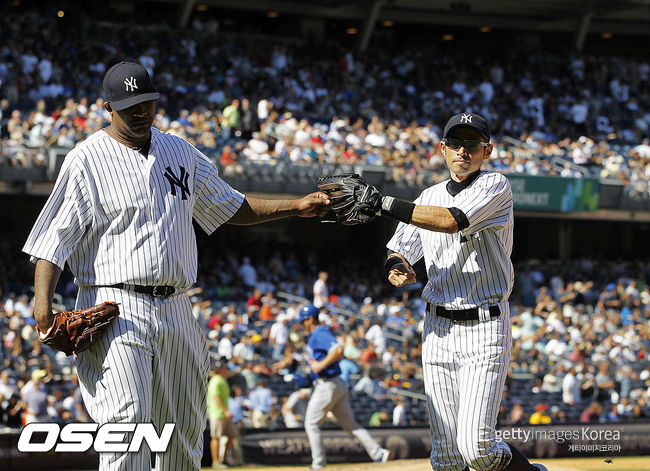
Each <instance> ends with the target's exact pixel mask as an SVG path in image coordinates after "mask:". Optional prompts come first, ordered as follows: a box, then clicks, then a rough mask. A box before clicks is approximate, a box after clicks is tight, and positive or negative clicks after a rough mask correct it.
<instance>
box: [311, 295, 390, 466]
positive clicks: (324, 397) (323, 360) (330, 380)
mask: <svg viewBox="0 0 650 471" xmlns="http://www.w3.org/2000/svg"><path fill="white" fill-rule="evenodd" d="M319 313H320V311H319V309H318V308H317V307H316V306H313V305H308V306H304V307H303V308H302V309H301V310H300V317H299V319H300V322H302V324H303V325H304V326H305V329H306V330H307V332H308V333H309V339H308V341H307V349H308V350H309V356H310V359H311V370H312V372H311V377H312V380H313V382H314V391H313V392H312V394H311V397H310V398H309V404H308V405H307V411H306V412H305V431H306V432H307V438H308V439H309V446H310V447H311V460H312V461H311V469H323V468H324V467H325V464H326V457H325V451H324V450H323V440H322V438H321V432H320V425H321V424H322V423H323V422H325V419H326V418H327V413H328V412H330V411H332V413H333V414H334V416H335V417H336V420H337V421H338V423H339V425H340V426H341V427H342V428H343V430H345V431H346V432H348V433H349V434H350V435H352V436H354V437H356V438H357V439H358V440H359V441H360V442H361V444H362V445H363V447H364V448H365V449H366V452H367V453H368V455H369V456H370V458H372V460H373V461H376V462H378V463H385V462H386V461H388V458H389V456H390V452H389V451H388V450H386V449H385V448H382V447H381V446H379V444H378V443H377V442H376V441H375V440H374V438H372V436H371V435H370V433H368V431H367V430H366V429H365V428H363V427H361V425H359V424H358V423H357V421H356V420H354V416H353V415H352V407H351V406H350V394H349V391H348V386H347V384H345V382H344V381H343V380H342V379H341V378H340V374H341V368H340V367H339V360H340V359H341V357H342V356H343V346H342V345H340V344H339V343H338V341H337V340H336V337H334V334H333V333H332V331H331V330H330V328H329V327H327V326H325V325H320V323H319V322H318V315H319Z"/></svg>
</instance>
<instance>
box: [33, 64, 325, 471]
mask: <svg viewBox="0 0 650 471" xmlns="http://www.w3.org/2000/svg"><path fill="white" fill-rule="evenodd" d="M104 92H105V94H106V99H107V102H108V103H106V105H105V106H106V109H107V110H108V111H109V112H110V113H111V116H112V123H111V125H110V126H109V127H107V128H106V129H103V130H101V131H98V132H96V133H95V134H93V135H91V136H90V137H89V138H88V139H86V141H84V142H83V143H81V144H79V145H78V146H77V147H75V148H74V149H73V150H72V151H70V153H69V154H68V155H67V157H66V159H65V161H64V163H63V166H62V168H61V171H60V174H59V176H58V178H57V181H56V183H55V185H54V189H53V191H52V194H51V195H50V197H49V199H48V201H47V203H46V204H45V207H44V208H43V211H42V212H41V214H40V216H39V217H38V220H37V221H36V224H35V225H34V228H33V229H32V232H31V234H30V235H29V238H28V240H27V242H26V244H25V246H24V248H23V250H24V251H25V252H27V253H28V254H30V255H31V258H32V261H34V262H35V263H36V275H35V305H34V316H35V318H36V321H37V323H38V326H39V327H40V329H41V330H42V331H44V332H45V331H47V329H48V328H49V327H50V325H51V323H52V314H51V308H52V296H53V293H54V289H55V287H56V284H57V281H58V279H59V274H60V273H61V270H62V269H63V267H64V265H65V263H66V262H67V263H68V265H69V267H70V270H71V271H72V273H73V275H74V276H75V279H76V282H77V283H78V284H79V294H78V297H77V303H76V307H77V308H78V309H80V308H87V307H90V306H93V305H95V304H98V303H100V302H103V301H107V300H110V301H116V302H118V303H120V312H121V315H120V316H119V317H118V318H116V319H115V320H114V321H113V322H112V323H111V326H110V327H109V329H108V330H107V331H106V332H105V334H104V335H103V337H102V338H101V339H100V340H99V341H97V342H96V343H94V344H93V345H92V347H91V348H90V349H89V350H86V351H85V352H82V353H81V354H80V355H79V357H78V358H77V369H78V374H79V379H80V387H81V392H82V395H83V399H84V404H85V405H86V407H87V409H88V412H89V413H90V416H91V417H92V418H93V420H95V421H96V422H99V423H100V424H103V423H106V422H153V424H154V425H155V426H156V428H157V429H158V432H159V433H160V431H162V427H163V426H164V424H165V423H175V424H176V427H175V429H174V433H173V435H172V439H171V442H170V445H169V448H168V450H167V452H165V453H161V454H158V456H157V459H156V464H155V469H157V470H174V471H180V470H191V469H199V468H200V462H201V457H202V455H203V430H204V429H205V425H206V419H207V404H206V395H207V382H208V349H207V343H206V340H205V337H204V335H203V333H202V331H201V329H200V327H199V325H198V324H197V322H196V320H195V319H194V317H193V315H192V311H191V303H190V301H189V299H188V296H187V295H186V294H185V291H186V290H187V289H188V288H189V287H190V286H191V285H192V284H194V283H195V281H196V272H197V249H196V239H195V234H194V229H193V227H192V218H194V219H195V220H196V221H197V222H198V224H199V225H200V226H201V227H202V228H203V230H204V231H205V232H206V233H208V234H210V233H212V232H213V231H214V230H216V229H217V228H218V227H219V226H220V225H222V224H225V223H230V224H240V225H246V224H255V223H259V222H264V221H269V220H272V219H278V218H282V217H287V216H293V215H298V216H304V217H310V216H317V215H323V214H324V213H325V212H327V209H328V204H329V201H328V200H327V196H326V195H324V194H322V193H312V194H311V195H308V196H306V197H304V198H302V199H300V200H261V199H256V198H250V197H245V196H244V195H243V194H241V193H239V192H238V191H236V190H234V189H233V188H231V187H230V186H229V185H228V184H227V183H226V182H224V181H223V180H222V179H221V178H219V175H218V171H217V168H216V167H215V165H214V164H213V163H212V161H211V160H209V159H208V158H207V157H206V156H205V155H203V154H202V153H201V152H199V151H198V150H197V149H195V148H194V147H193V146H191V145H190V144H189V143H187V142H186V141H184V140H183V139H180V138H178V137H175V136H172V135H169V134H164V133H161V132H160V131H158V130H157V129H155V128H152V127H151V126H152V123H153V120H154V116H155V112H154V109H155V100H156V99H158V97H159V94H158V92H157V91H156V89H155V88H154V86H153V84H152V82H151V80H150V78H149V75H148V74H147V71H146V70H145V68H144V67H142V66H141V65H139V64H133V63H124V62H122V63H120V64H117V65H115V66H113V67H112V68H111V69H109V71H108V72H107V73H106V76H105V79H104ZM100 469H101V470H109V469H110V470H125V471H144V470H150V469H151V459H150V452H149V449H148V447H147V446H145V445H143V446H142V448H141V450H140V452H139V453H102V454H101V456H100Z"/></svg>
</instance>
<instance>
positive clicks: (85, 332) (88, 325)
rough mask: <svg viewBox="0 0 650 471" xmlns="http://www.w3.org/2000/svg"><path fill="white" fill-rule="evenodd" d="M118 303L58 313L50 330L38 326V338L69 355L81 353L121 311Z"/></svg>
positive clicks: (106, 303)
mask: <svg viewBox="0 0 650 471" xmlns="http://www.w3.org/2000/svg"><path fill="white" fill-rule="evenodd" d="M117 306H118V303H113V302H105V303H102V304H98V305H97V306H93V307H89V308H88V309H80V310H76V311H66V312H58V313H56V314H55V315H54V322H53V323H52V326H51V327H50V328H49V329H48V331H47V332H42V331H41V330H40V329H39V328H38V326H37V327H36V332H37V333H38V338H39V340H40V341H41V342H43V343H44V344H45V345H47V346H48V347H51V348H53V349H55V350H60V351H62V352H63V353H65V354H66V355H68V356H70V355H75V356H76V355H77V353H79V352H83V351H84V350H86V349H87V348H88V347H90V346H91V345H92V344H93V342H95V340H96V339H97V337H98V336H99V335H100V334H101V333H102V332H103V331H104V330H105V329H106V328H107V327H108V324H109V323H110V322H111V321H112V320H113V319H114V318H116V317H117V316H119V314H120V310H119V308H118V307H117Z"/></svg>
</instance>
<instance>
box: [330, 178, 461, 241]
mask: <svg viewBox="0 0 650 471" xmlns="http://www.w3.org/2000/svg"><path fill="white" fill-rule="evenodd" d="M318 188H319V189H320V190H321V191H323V192H325V193H327V195H328V196H329V197H330V199H331V201H332V210H333V211H334V213H335V214H336V220H337V221H338V222H340V223H341V224H343V225H344V226H352V225H356V224H365V223H367V222H370V221H372V220H373V219H374V218H375V217H376V216H379V215H381V216H386V217H390V218H393V219H395V220H397V221H400V222H403V223H405V224H413V225H415V226H418V227H421V228H423V229H426V230H429V231H436V232H446V233H449V234H453V233H455V232H458V224H457V222H456V219H455V218H454V216H453V215H452V213H451V211H450V210H449V209H447V208H443V207H439V206H420V205H416V204H415V203H411V202H410V201H405V200H401V199H399V198H394V197H392V196H385V195H382V194H381V193H380V192H379V191H378V190H377V188H375V187H374V186H372V185H368V183H366V182H365V180H364V179H363V178H361V176H360V175H357V174H355V173H346V174H342V175H330V176H326V177H321V178H319V179H318Z"/></svg>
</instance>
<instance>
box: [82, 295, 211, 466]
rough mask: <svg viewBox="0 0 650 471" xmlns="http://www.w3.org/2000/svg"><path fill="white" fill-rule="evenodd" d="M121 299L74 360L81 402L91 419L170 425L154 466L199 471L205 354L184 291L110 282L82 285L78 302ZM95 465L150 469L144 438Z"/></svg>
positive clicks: (204, 406)
mask: <svg viewBox="0 0 650 471" xmlns="http://www.w3.org/2000/svg"><path fill="white" fill-rule="evenodd" d="M103 301H115V302H118V303H120V316H118V317H117V318H116V319H115V320H114V321H113V322H112V323H111V326H110V327H109V329H107V330H106V332H105V333H104V334H102V337H101V338H100V339H99V341H97V342H96V343H94V344H93V345H92V347H91V348H90V349H88V350H86V351H85V352H82V353H81V354H79V356H78V358H77V372H78V374H79V383H80V386H81V393H82V397H83V399H84V403H85V405H86V408H87V409H88V412H89V414H90V416H91V417H92V419H93V420H94V421H95V422H98V423H100V424H104V423H107V422H151V423H153V424H154V426H155V427H156V429H157V431H158V433H160V432H161V431H162V427H163V426H164V424H165V423H174V424H176V427H175V428H174V432H173V434H172V437H171V441H170V443H169V447H168V448H167V451H166V452H164V453H158V454H157V456H156V463H155V468H154V469H156V470H161V471H162V470H165V471H167V470H170V471H171V470H175V471H176V470H178V471H186V470H197V469H200V467H201V458H202V456H203V430H204V429H205V424H206V420H207V402H206V401H207V381H208V368H209V357H208V348H207V343H206V340H205V337H204V335H203V332H202V331H201V328H200V327H199V325H198V324H197V323H196V320H195V319H194V317H193V316H192V309H191V304H190V301H189V299H188V297H187V296H186V295H185V294H180V295H176V296H171V297H169V298H153V297H149V296H146V295H141V294H136V293H133V292H129V291H124V290H120V289H116V288H90V289H88V288H83V289H80V291H79V296H78V298H77V308H84V307H88V306H92V305H94V304H97V303H100V302H103ZM99 469H100V470H101V471H109V470H110V471H114V470H115V471H117V470H119V471H144V470H150V469H151V452H150V450H149V447H148V446H147V445H146V442H143V443H142V447H141V449H140V451H139V452H137V453H101V454H100V465H99Z"/></svg>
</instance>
